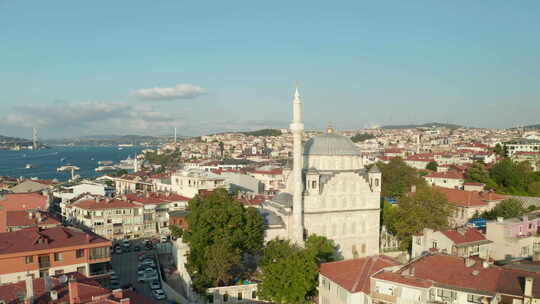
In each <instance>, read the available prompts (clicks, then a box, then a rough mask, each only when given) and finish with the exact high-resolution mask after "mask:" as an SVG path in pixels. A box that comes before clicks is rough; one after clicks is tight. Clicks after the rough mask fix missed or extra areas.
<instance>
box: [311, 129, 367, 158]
mask: <svg viewBox="0 0 540 304" xmlns="http://www.w3.org/2000/svg"><path fill="white" fill-rule="evenodd" d="M304 155H360V151H359V150H358V148H357V147H356V146H355V144H354V143H353V142H352V140H351V139H350V138H348V137H345V136H341V135H338V134H335V133H331V132H329V133H325V134H322V135H317V136H315V137H313V138H311V139H310V140H308V141H307V142H306V144H305V145H304Z"/></svg>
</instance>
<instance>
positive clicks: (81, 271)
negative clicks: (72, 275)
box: [77, 266, 86, 275]
mask: <svg viewBox="0 0 540 304" xmlns="http://www.w3.org/2000/svg"><path fill="white" fill-rule="evenodd" d="M77 272H78V273H80V274H84V275H86V267H85V266H81V267H77Z"/></svg>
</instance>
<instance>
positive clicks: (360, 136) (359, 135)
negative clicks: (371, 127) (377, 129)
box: [351, 133, 375, 142]
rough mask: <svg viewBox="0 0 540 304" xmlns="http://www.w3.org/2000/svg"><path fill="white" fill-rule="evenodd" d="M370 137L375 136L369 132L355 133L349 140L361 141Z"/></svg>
mask: <svg viewBox="0 0 540 304" xmlns="http://www.w3.org/2000/svg"><path fill="white" fill-rule="evenodd" d="M372 138H375V136H374V135H373V134H369V133H356V134H355V135H353V137H351V140H352V141H353V142H362V141H365V140H368V139H372Z"/></svg>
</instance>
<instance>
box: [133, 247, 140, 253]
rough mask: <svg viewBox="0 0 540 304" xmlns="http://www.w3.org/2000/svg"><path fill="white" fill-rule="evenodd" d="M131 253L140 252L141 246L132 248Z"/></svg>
mask: <svg viewBox="0 0 540 304" xmlns="http://www.w3.org/2000/svg"><path fill="white" fill-rule="evenodd" d="M133 251H135V252H139V251H141V246H139V245H136V246H135V247H133Z"/></svg>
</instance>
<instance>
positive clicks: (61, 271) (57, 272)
mask: <svg viewBox="0 0 540 304" xmlns="http://www.w3.org/2000/svg"><path fill="white" fill-rule="evenodd" d="M63 273H64V270H62V269H60V270H55V271H54V275H55V276H59V275H61V274H63Z"/></svg>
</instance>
